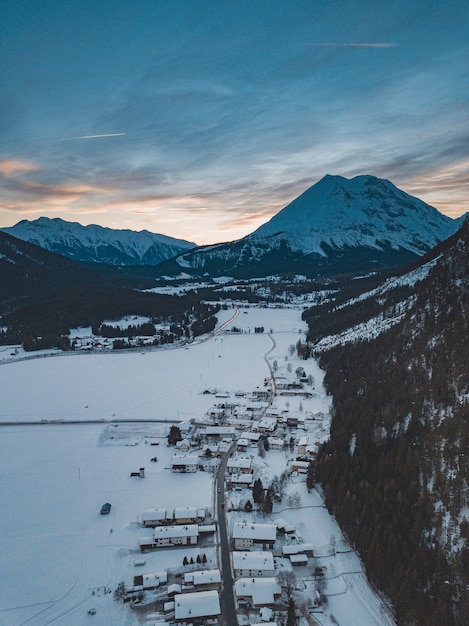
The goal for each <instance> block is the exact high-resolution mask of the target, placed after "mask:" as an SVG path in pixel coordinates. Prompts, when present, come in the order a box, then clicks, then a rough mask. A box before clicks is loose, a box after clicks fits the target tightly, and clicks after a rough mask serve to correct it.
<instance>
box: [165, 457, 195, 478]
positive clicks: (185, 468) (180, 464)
mask: <svg viewBox="0 0 469 626" xmlns="http://www.w3.org/2000/svg"><path fill="white" fill-rule="evenodd" d="M198 463H199V457H198V456H195V455H189V454H175V455H174V456H173V458H172V459H171V471H172V472H180V473H183V474H184V473H193V472H196V471H197V465H198Z"/></svg>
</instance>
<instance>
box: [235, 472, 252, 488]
mask: <svg viewBox="0 0 469 626" xmlns="http://www.w3.org/2000/svg"><path fill="white" fill-rule="evenodd" d="M253 480H254V476H253V475H252V474H236V475H233V476H231V478H230V482H231V483H232V484H233V485H247V486H249V485H252V482H253Z"/></svg>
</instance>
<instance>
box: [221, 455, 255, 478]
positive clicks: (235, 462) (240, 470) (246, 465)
mask: <svg viewBox="0 0 469 626" xmlns="http://www.w3.org/2000/svg"><path fill="white" fill-rule="evenodd" d="M251 465H252V459H251V457H250V456H242V457H231V458H230V459H229V460H228V463H227V465H226V471H227V473H228V474H249V473H250V472H251Z"/></svg>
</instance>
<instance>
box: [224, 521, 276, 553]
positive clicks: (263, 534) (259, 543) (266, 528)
mask: <svg viewBox="0 0 469 626" xmlns="http://www.w3.org/2000/svg"><path fill="white" fill-rule="evenodd" d="M276 537H277V528H276V526H275V524H248V523H246V522H235V524H234V526H233V541H234V547H235V550H246V549H248V550H271V549H272V548H273V547H274V543H275V539H276Z"/></svg>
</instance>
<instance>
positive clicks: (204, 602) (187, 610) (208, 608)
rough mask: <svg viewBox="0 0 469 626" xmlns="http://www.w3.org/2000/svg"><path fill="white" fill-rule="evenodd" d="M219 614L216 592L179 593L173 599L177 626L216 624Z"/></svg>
mask: <svg viewBox="0 0 469 626" xmlns="http://www.w3.org/2000/svg"><path fill="white" fill-rule="evenodd" d="M220 613H221V611H220V598H219V596H218V591H216V590H211V591H198V592H194V593H181V594H179V595H176V596H175V597H174V619H175V621H176V623H177V624H187V625H188V624H193V623H196V624H206V625H207V626H209V625H211V624H218V623H219V620H218V616H219V615H220Z"/></svg>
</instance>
